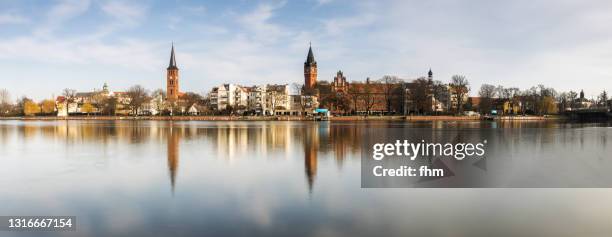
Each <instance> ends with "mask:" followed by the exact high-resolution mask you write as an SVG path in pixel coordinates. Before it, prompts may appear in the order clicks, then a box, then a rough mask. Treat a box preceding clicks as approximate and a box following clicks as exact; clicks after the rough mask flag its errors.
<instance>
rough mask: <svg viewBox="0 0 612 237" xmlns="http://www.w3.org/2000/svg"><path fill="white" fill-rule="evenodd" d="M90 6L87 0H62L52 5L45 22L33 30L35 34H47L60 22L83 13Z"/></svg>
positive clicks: (59, 24)
mask: <svg viewBox="0 0 612 237" xmlns="http://www.w3.org/2000/svg"><path fill="white" fill-rule="evenodd" d="M89 6H90V1H89V0H63V1H60V2H59V4H57V5H55V6H53V7H52V8H51V10H49V12H47V16H46V19H45V22H44V23H43V24H42V25H41V26H40V27H39V28H37V29H36V30H35V31H34V34H35V35H38V36H47V35H48V34H50V33H52V32H53V31H55V30H56V29H57V28H59V27H60V26H61V24H62V23H64V22H66V21H68V20H70V19H72V18H74V17H77V16H79V15H81V14H83V13H85V12H86V11H87V10H88V9H89Z"/></svg>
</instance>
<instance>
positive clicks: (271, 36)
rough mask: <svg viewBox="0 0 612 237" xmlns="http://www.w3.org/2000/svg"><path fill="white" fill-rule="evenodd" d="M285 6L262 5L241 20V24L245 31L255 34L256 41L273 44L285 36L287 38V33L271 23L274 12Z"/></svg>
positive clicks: (280, 4)
mask: <svg viewBox="0 0 612 237" xmlns="http://www.w3.org/2000/svg"><path fill="white" fill-rule="evenodd" d="M284 5H285V2H280V3H278V4H268V3H265V4H260V5H259V6H257V8H255V10H253V11H251V12H249V13H247V14H245V15H243V16H242V17H240V18H239V20H238V21H239V23H241V25H242V26H243V28H244V30H246V31H247V32H250V33H251V34H253V36H254V37H252V38H254V39H256V40H260V41H262V42H265V43H272V42H275V41H277V40H278V39H280V38H281V37H283V36H287V31H286V30H284V29H283V28H282V27H281V26H280V25H278V24H274V23H271V18H272V17H273V16H274V11H276V10H278V9H280V8H281V7H283V6H284Z"/></svg>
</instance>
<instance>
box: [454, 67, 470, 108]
mask: <svg viewBox="0 0 612 237" xmlns="http://www.w3.org/2000/svg"><path fill="white" fill-rule="evenodd" d="M451 79H452V82H451V84H450V87H451V89H452V92H453V94H454V95H455V96H456V99H457V111H458V112H459V113H462V112H463V104H464V102H465V101H464V98H463V97H465V95H467V94H468V93H469V92H470V88H469V84H470V83H469V82H468V80H467V79H466V78H465V76H463V75H454V76H453V77H452V78H451Z"/></svg>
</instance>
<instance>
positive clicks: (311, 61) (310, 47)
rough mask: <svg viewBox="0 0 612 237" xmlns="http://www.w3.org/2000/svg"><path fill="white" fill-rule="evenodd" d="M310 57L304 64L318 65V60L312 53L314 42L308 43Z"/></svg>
mask: <svg viewBox="0 0 612 237" xmlns="http://www.w3.org/2000/svg"><path fill="white" fill-rule="evenodd" d="M308 44H309V46H308V57H306V62H305V63H304V65H307V66H312V65H317V61H315V59H314V54H313V53H312V43H308Z"/></svg>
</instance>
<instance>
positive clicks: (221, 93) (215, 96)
mask: <svg viewBox="0 0 612 237" xmlns="http://www.w3.org/2000/svg"><path fill="white" fill-rule="evenodd" d="M248 95H249V94H248V92H247V89H246V88H244V87H242V86H240V85H236V84H223V85H220V86H215V87H213V89H212V91H211V92H210V93H209V95H208V96H209V98H210V104H211V107H213V109H216V110H219V111H222V110H226V109H227V108H228V106H231V107H232V108H234V109H237V108H244V109H246V107H247V105H248Z"/></svg>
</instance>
